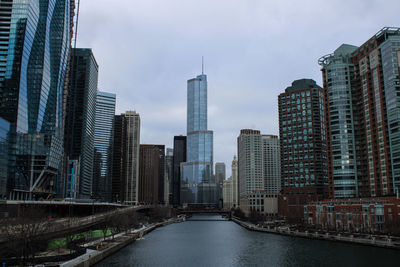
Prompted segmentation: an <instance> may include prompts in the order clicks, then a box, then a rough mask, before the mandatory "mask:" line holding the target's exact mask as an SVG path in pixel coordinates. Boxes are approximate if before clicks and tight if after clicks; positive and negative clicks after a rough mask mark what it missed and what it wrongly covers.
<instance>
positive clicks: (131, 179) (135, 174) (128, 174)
mask: <svg viewBox="0 0 400 267" xmlns="http://www.w3.org/2000/svg"><path fill="white" fill-rule="evenodd" d="M114 120H115V121H114V147H113V148H114V151H113V169H112V173H113V174H112V200H113V201H115V202H123V203H126V204H132V205H133V204H137V203H138V193H139V192H138V188H139V146H140V116H139V114H138V113H136V112H135V111H127V112H125V113H122V114H121V115H116V116H115V117H114Z"/></svg>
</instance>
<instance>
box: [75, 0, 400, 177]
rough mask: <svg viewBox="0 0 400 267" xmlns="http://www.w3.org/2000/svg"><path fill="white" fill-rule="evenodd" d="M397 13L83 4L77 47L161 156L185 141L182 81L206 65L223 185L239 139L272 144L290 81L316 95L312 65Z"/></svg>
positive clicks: (392, 6)
mask: <svg viewBox="0 0 400 267" xmlns="http://www.w3.org/2000/svg"><path fill="white" fill-rule="evenodd" d="M344 3H346V4H344ZM105 5H106V8H105ZM155 6H157V8H154V7H155ZM194 6H195V7H196V9H198V10H199V12H196V13H195V14H193V12H190V10H191V9H192V8H194ZM230 6H231V7H230ZM226 7H230V8H226ZM399 8H400V3H399V2H396V1H388V2H385V5H381V3H380V2H378V1H370V2H365V1H346V2H344V1H335V3H322V2H319V1H309V2H307V3H305V4H304V3H293V2H279V3H264V2H256V3H246V2H245V1H229V2H228V1H218V3H215V2H212V1H203V4H202V5H197V4H196V3H195V2H193V1H187V2H186V1H185V3H182V2H181V1H162V2H160V1H146V2H139V1H119V2H118V4H117V3H116V4H113V5H109V4H108V2H107V1H82V3H81V10H80V22H79V28H78V34H79V35H78V47H92V48H93V51H94V53H95V54H96V59H97V60H98V61H99V65H100V79H99V89H100V90H105V91H110V92H113V93H116V94H117V110H116V111H117V113H121V112H124V111H125V110H129V109H135V110H137V111H138V112H140V113H141V116H142V118H143V125H142V134H143V143H161V144H166V147H172V142H173V136H175V135H180V134H182V135H184V134H185V132H186V129H185V121H186V99H185V91H186V84H185V81H186V80H187V77H194V76H195V75H197V74H198V73H200V71H201V56H204V57H205V71H206V72H207V74H208V80H209V83H210V88H209V99H210V101H209V117H210V125H209V128H210V129H213V130H214V132H215V136H214V139H215V140H214V142H215V148H214V151H215V153H214V161H215V162H225V164H226V166H227V167H228V168H227V176H229V175H230V168H229V166H230V162H231V158H232V157H233V155H234V154H235V150H236V147H235V140H236V137H237V133H238V131H239V130H240V129H244V128H254V129H255V128H256V129H260V130H261V131H262V132H263V133H266V134H274V135H277V134H278V123H277V120H276V118H277V117H278V107H277V101H276V100H277V96H278V95H279V93H280V90H281V88H283V87H285V86H286V85H287V82H288V81H293V80H296V79H301V78H310V79H314V80H315V81H316V82H317V84H318V85H320V86H322V79H321V72H320V66H319V65H318V59H319V58H320V57H321V56H323V55H326V54H329V53H331V52H332V51H334V50H335V49H336V48H337V47H339V46H340V45H341V44H342V43H349V44H352V45H357V46H359V45H361V44H362V43H364V41H365V40H366V39H367V38H369V37H370V36H372V35H373V34H375V33H377V32H378V31H379V30H380V29H381V28H383V27H385V26H391V25H393V26H396V25H397V24H398V16H397V12H396V10H399ZM114 14H118V16H116V15H114ZM337 14H341V15H340V20H339V19H338V16H337ZM365 17H368V18H369V19H368V20H367V21H366V20H364V18H365ZM316 22H318V23H316ZM349 25H351V26H349ZM196 29H197V30H196ZM105 31H106V32H113V35H112V37H114V38H110V37H109V36H110V35H104V34H103V33H104V32H105ZM115 40H117V42H115ZM294 44H296V45H294ZM296 62H302V63H301V64H299V63H296ZM117 65H118V66H119V67H118V68H115V67H114V66H117ZM228 92H229V93H228ZM221 101H223V102H221ZM221 103H223V106H222V105H221ZM154 106H158V107H159V108H157V109H156V110H155V109H154ZM241 106H246V107H250V108H248V109H243V108H238V107H241Z"/></svg>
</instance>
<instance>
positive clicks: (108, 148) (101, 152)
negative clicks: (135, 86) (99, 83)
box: [93, 91, 116, 201]
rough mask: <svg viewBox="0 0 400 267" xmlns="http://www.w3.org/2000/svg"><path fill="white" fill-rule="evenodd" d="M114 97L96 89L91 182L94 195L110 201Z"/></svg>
mask: <svg viewBox="0 0 400 267" xmlns="http://www.w3.org/2000/svg"><path fill="white" fill-rule="evenodd" d="M115 98H116V96H115V94H112V93H107V92H100V91H97V99H96V121H95V127H94V170H93V183H94V192H95V195H96V196H97V197H98V198H100V199H102V200H103V201H111V176H112V146H113V142H114V138H113V126H114V115H115Z"/></svg>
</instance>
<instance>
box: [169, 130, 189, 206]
mask: <svg viewBox="0 0 400 267" xmlns="http://www.w3.org/2000/svg"><path fill="white" fill-rule="evenodd" d="M186 140H187V139H186V136H182V135H179V136H174V152H173V154H174V157H173V163H172V164H173V171H174V173H173V178H172V188H171V192H172V204H173V205H174V206H177V205H180V204H181V198H180V196H181V163H183V162H186Z"/></svg>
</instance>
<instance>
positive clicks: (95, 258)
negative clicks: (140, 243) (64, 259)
mask: <svg viewBox="0 0 400 267" xmlns="http://www.w3.org/2000/svg"><path fill="white" fill-rule="evenodd" d="M184 220H185V218H184V217H177V218H174V219H171V220H168V221H164V222H159V223H156V224H153V225H150V226H148V227H146V228H145V229H143V230H142V231H140V232H138V233H135V234H125V235H123V237H127V238H125V239H124V240H122V241H121V242H116V244H113V245H112V246H110V247H108V248H106V249H104V250H101V251H96V252H94V253H93V254H91V255H90V256H89V257H88V258H84V259H82V260H81V261H80V262H79V263H77V264H74V265H71V266H73V267H89V266H93V265H94V264H96V263H99V262H100V261H102V260H104V259H105V258H107V257H108V256H111V255H112V254H114V253H116V252H117V251H119V250H121V249H122V248H124V247H126V246H127V245H129V244H131V243H133V242H134V241H135V240H136V239H137V238H138V237H139V236H140V233H141V232H143V235H146V234H148V233H150V232H151V231H153V230H155V229H156V228H158V227H162V226H166V225H169V224H172V223H177V222H183V221H184Z"/></svg>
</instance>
